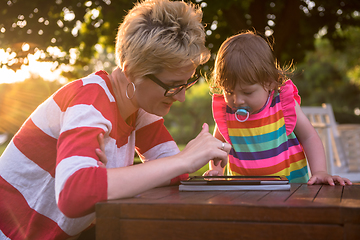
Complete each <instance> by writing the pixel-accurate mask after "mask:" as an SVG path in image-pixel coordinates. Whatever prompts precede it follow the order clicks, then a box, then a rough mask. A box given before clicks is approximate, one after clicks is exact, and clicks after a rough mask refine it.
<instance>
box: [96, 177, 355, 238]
mask: <svg viewBox="0 0 360 240" xmlns="http://www.w3.org/2000/svg"><path fill="white" fill-rule="evenodd" d="M96 239H106V240H111V239H129V240H136V239H141V240H145V239H154V240H155V239H156V240H159V239H166V240H168V239H181V240H188V239H206V240H208V239H209V240H212V239H214V240H226V239H241V240H243V239H256V240H262V239H266V240H272V239H286V240H288V239H291V240H296V239H301V240H304V239H311V240H320V239H326V240H331V239H336V240H339V239H347V240H349V239H351V240H359V239H360V184H354V185H352V186H345V187H342V186H328V185H313V186H307V185H306V184H292V185H291V190H290V191H233V192H225V191H221V192H219V191H218V192H216V191H214V192H179V191H178V187H177V186H173V187H163V188H156V189H152V190H149V191H147V192H145V193H143V194H140V195H138V196H136V197H135V198H129V199H121V200H112V201H107V202H100V203H98V204H97V205H96Z"/></svg>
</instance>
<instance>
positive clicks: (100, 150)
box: [95, 133, 108, 168]
mask: <svg viewBox="0 0 360 240" xmlns="http://www.w3.org/2000/svg"><path fill="white" fill-rule="evenodd" d="M98 142H99V145H100V148H97V149H95V153H96V155H97V156H98V157H99V161H98V165H99V166H100V167H103V168H106V164H107V161H108V160H107V157H106V155H105V143H104V134H102V133H100V134H99V135H98Z"/></svg>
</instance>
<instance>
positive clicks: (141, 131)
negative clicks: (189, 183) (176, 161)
mask: <svg viewBox="0 0 360 240" xmlns="http://www.w3.org/2000/svg"><path fill="white" fill-rule="evenodd" d="M135 145H136V149H137V152H138V154H139V156H140V157H141V158H142V160H143V161H149V160H154V159H158V158H163V157H168V156H173V155H175V154H177V153H179V152H180V150H179V148H178V146H177V145H176V143H175V141H174V140H173V138H172V137H171V135H170V133H169V132H168V130H167V129H166V127H165V126H164V119H163V118H161V117H158V116H155V115H153V114H149V113H147V112H145V111H144V110H142V109H140V110H139V115H138V120H137V126H136V142H135ZM188 176H189V175H188V174H182V175H180V176H178V177H175V178H173V179H171V183H170V184H178V183H179V182H180V181H181V180H184V179H187V178H188Z"/></svg>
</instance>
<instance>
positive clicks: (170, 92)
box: [145, 73, 200, 97]
mask: <svg viewBox="0 0 360 240" xmlns="http://www.w3.org/2000/svg"><path fill="white" fill-rule="evenodd" d="M145 77H148V78H149V79H150V80H152V81H153V82H154V83H156V84H157V85H159V86H160V87H162V88H163V89H165V90H166V91H165V93H164V96H165V97H172V96H175V95H176V94H178V93H179V92H181V90H183V89H184V88H185V89H186V90H187V89H189V88H190V87H192V86H193V85H194V84H195V83H196V82H197V81H198V80H199V78H200V75H199V74H197V73H195V75H194V76H193V77H192V78H190V79H189V81H188V82H187V83H185V84H181V85H176V86H169V85H167V84H165V83H163V82H162V81H160V80H159V79H158V78H157V77H155V76H154V75H152V74H148V75H145Z"/></svg>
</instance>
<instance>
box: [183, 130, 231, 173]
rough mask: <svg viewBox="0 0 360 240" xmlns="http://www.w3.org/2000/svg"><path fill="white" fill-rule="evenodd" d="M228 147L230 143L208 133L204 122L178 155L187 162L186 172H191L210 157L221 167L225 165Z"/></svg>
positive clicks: (205, 162) (201, 165) (229, 147)
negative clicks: (199, 130)
mask: <svg viewBox="0 0 360 240" xmlns="http://www.w3.org/2000/svg"><path fill="white" fill-rule="evenodd" d="M230 149H231V145H230V144H229V143H226V142H222V141H220V140H218V139H216V138H214V137H213V136H212V135H211V134H210V133H209V126H208V125H207V124H206V123H204V125H203V128H202V130H201V132H200V133H199V135H198V136H197V137H196V138H195V139H193V140H191V141H190V142H189V143H188V144H187V145H186V147H185V148H184V150H182V151H181V152H180V153H179V154H178V156H179V158H180V159H182V161H184V162H185V163H186V164H187V166H186V167H187V169H188V171H187V172H189V173H192V172H195V171H197V170H198V169H200V168H201V167H203V166H204V165H205V164H207V163H208V162H209V161H210V160H211V159H212V160H213V161H214V163H215V165H217V164H219V163H220V165H221V167H225V166H226V164H227V159H228V154H229V152H230Z"/></svg>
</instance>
